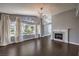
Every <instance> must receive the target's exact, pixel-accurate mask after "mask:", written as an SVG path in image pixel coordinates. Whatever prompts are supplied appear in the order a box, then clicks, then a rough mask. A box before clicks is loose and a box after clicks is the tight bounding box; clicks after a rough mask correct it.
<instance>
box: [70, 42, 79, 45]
mask: <svg viewBox="0 0 79 59" xmlns="http://www.w3.org/2000/svg"><path fill="white" fill-rule="evenodd" d="M69 43H70V44H74V45H79V43H75V42H69Z"/></svg>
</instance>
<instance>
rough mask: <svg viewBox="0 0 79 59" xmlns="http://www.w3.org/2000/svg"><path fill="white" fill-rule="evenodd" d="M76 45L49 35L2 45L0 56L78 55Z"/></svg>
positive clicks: (78, 49) (78, 50)
mask: <svg viewBox="0 0 79 59" xmlns="http://www.w3.org/2000/svg"><path fill="white" fill-rule="evenodd" d="M77 55H79V48H78V46H76V45H72V44H66V43H61V42H57V41H53V40H50V39H48V38H47V37H44V38H40V39H34V40H29V41H25V42H22V43H17V44H11V45H8V46H5V47H0V56H77Z"/></svg>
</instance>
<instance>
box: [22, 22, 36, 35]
mask: <svg viewBox="0 0 79 59" xmlns="http://www.w3.org/2000/svg"><path fill="white" fill-rule="evenodd" d="M21 27H22V28H21V30H22V31H21V34H24V35H32V34H35V25H31V24H24V23H22V24H21Z"/></svg>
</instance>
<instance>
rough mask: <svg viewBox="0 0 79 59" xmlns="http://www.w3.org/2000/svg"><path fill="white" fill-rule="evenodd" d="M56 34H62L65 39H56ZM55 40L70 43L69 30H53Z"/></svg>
mask: <svg viewBox="0 0 79 59" xmlns="http://www.w3.org/2000/svg"><path fill="white" fill-rule="evenodd" d="M55 33H62V34H63V39H62V40H60V39H55ZM53 34H54V36H53V39H54V40H56V41H60V42H65V43H68V29H54V30H53Z"/></svg>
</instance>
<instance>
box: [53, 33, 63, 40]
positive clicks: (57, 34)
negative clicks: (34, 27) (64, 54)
mask: <svg viewBox="0 0 79 59" xmlns="http://www.w3.org/2000/svg"><path fill="white" fill-rule="evenodd" d="M54 36H55V39H59V40H63V33H55V35H54Z"/></svg>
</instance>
